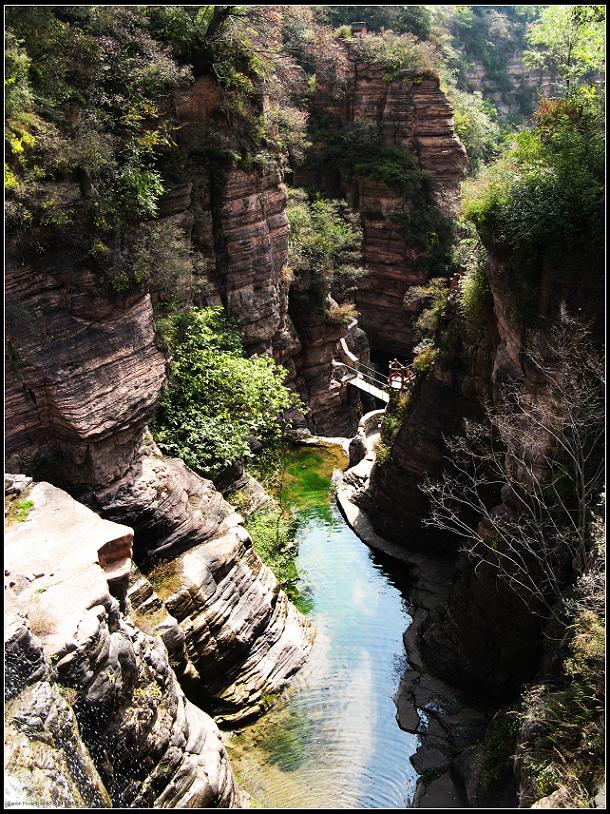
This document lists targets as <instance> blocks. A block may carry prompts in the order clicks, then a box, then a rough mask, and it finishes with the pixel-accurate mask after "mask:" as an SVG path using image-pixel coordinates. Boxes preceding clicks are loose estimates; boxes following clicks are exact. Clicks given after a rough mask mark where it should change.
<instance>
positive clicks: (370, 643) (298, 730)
mask: <svg viewBox="0 0 610 814" xmlns="http://www.w3.org/2000/svg"><path fill="white" fill-rule="evenodd" d="M291 456H292V457H291V461H290V464H289V468H288V471H289V473H290V474H291V484H290V488H289V489H288V490H287V494H288V500H289V502H290V504H291V506H292V507H293V509H294V510H295V511H297V514H298V518H299V529H298V533H297V538H296V543H297V545H298V560H297V562H298V566H299V570H300V571H301V572H302V573H303V574H304V576H303V582H304V583H305V585H306V587H307V590H308V592H309V593H310V596H311V601H312V606H313V607H312V610H311V613H310V618H311V619H312V621H313V623H314V625H315V627H316V630H317V638H316V642H315V645H314V649H313V651H312V653H311V655H310V657H309V660H308V663H307V664H306V666H305V667H304V668H303V669H302V670H301V672H300V673H299V674H298V676H297V677H296V679H295V680H294V681H293V683H292V684H291V686H290V688H289V690H288V691H287V693H286V694H285V695H284V696H282V697H279V698H278V699H277V700H276V701H275V703H274V704H273V706H272V708H271V709H270V711H269V712H268V713H267V714H266V715H265V716H263V718H262V719H260V720H259V721H258V722H256V723H255V724H253V725H252V726H249V727H245V728H243V729H242V730H240V731H239V732H235V733H231V734H230V735H229V736H228V737H227V745H228V748H229V752H230V757H231V761H232V764H233V767H234V770H235V772H236V775H237V777H238V778H239V781H240V782H241V784H242V786H243V788H244V789H245V790H246V791H247V792H248V793H250V794H251V795H252V796H253V798H254V800H255V801H256V803H258V804H259V805H261V806H264V807H269V808H307V807H310V808H331V807H332V808H334V807H337V808H393V807H408V806H409V805H410V803H411V800H412V798H413V794H414V791H415V783H416V780H417V775H416V773H415V771H414V769H413V768H412V766H411V764H410V762H409V757H410V756H411V755H412V754H413V753H414V752H415V749H416V746H417V740H418V738H417V736H415V735H412V734H409V733H406V732H403V731H401V730H400V728H399V727H398V724H397V723H396V706H395V704H394V700H393V699H394V696H395V694H396V691H397V689H398V686H399V683H400V678H401V675H402V674H403V673H404V670H405V666H406V658H405V650H404V645H403V639H402V637H403V633H404V631H405V628H407V627H408V625H409V623H410V621H411V617H410V615H409V611H408V608H407V605H406V601H405V598H404V597H405V590H404V589H406V585H405V584H404V577H403V585H401V581H400V578H399V576H398V574H397V572H396V567H395V566H394V565H393V563H392V562H389V561H388V560H386V559H385V558H381V557H380V556H379V555H378V554H376V553H375V552H373V551H371V550H370V549H369V548H368V547H367V546H366V545H365V544H364V543H362V542H361V541H360V539H359V538H358V537H357V536H356V535H355V534H354V532H353V531H352V530H351V529H350V528H349V527H348V525H347V524H346V522H345V520H344V519H343V517H342V515H341V514H340V512H339V510H338V508H337V507H336V505H335V502H334V499H333V489H332V475H333V469H334V468H335V467H336V462H337V456H336V450H326V449H324V448H323V447H316V448H311V447H304V448H297V449H296V450H295V451H293V452H292V453H291ZM312 468H313V471H312ZM299 472H301V473H302V478H301V479H300V484H299V477H298V474H299ZM314 472H315V477H312V476H313V475H314ZM336 472H337V470H336V469H335V473H336Z"/></svg>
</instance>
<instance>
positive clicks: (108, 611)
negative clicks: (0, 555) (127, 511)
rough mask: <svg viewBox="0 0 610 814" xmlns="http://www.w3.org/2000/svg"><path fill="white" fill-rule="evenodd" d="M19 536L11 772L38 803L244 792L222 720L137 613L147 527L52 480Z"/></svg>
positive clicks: (17, 799)
mask: <svg viewBox="0 0 610 814" xmlns="http://www.w3.org/2000/svg"><path fill="white" fill-rule="evenodd" d="M26 498H27V501H29V502H30V504H31V505H30V508H29V512H28V514H27V517H26V518H25V519H21V521H15V522H12V523H11V522H10V521H9V526H8V528H7V538H6V565H5V652H6V667H7V676H6V685H5V691H6V696H7V706H6V710H5V725H6V735H7V738H6V746H7V748H6V751H5V773H6V775H7V777H8V779H9V787H10V790H9V801H12V802H13V803H14V804H20V805H23V804H29V805H32V806H35V807H38V806H42V807H49V806H51V807H59V808H63V807H67V808H72V807H80V806H85V807H95V808H98V807H109V806H111V805H112V806H126V807H134V806H135V807H154V808H166V807H189V808H190V807H197V808H199V807H206V806H223V807H227V806H234V805H239V804H240V802H241V795H240V794H239V792H238V791H237V788H236V785H235V781H234V778H233V776H232V772H231V768H230V765H229V761H228V757H227V754H226V751H225V748H224V745H223V743H222V739H221V736H220V733H219V731H218V728H217V726H216V724H215V723H214V721H213V720H212V719H211V718H210V717H209V716H208V715H206V714H205V713H204V712H203V711H202V710H200V709H198V708H197V707H195V706H193V705H192V704H191V703H190V702H189V701H187V700H186V698H185V696H184V693H183V691H182V690H181V688H180V685H179V683H178V680H177V678H176V676H175V674H174V671H173V670H172V668H171V666H170V663H169V660H168V652H167V649H166V647H165V645H164V644H163V642H162V641H161V639H160V638H158V637H156V636H154V637H151V636H149V635H146V634H145V633H143V632H142V631H141V630H140V629H138V627H136V625H135V624H134V621H133V619H132V617H131V615H130V612H129V603H128V600H127V581H126V577H128V575H129V567H130V563H131V547H132V538H133V532H132V530H131V529H130V528H128V527H126V526H119V525H117V524H115V523H112V522H109V521H107V520H102V519H100V518H99V517H97V516H96V515H95V514H94V513H93V512H91V511H90V510H89V509H87V508H86V507H84V506H82V505H81V504H79V503H77V502H76V501H74V500H73V499H72V498H71V497H69V495H67V494H66V493H65V492H63V491H61V490H59V489H57V488H55V487H54V486H51V485H50V484H47V483H37V484H34V485H30V486H29V487H28V488H27V490H26V491H23V492H22V493H21V494H20V495H19V496H18V497H16V498H15V499H16V500H17V499H18V500H19V501H24V499H26Z"/></svg>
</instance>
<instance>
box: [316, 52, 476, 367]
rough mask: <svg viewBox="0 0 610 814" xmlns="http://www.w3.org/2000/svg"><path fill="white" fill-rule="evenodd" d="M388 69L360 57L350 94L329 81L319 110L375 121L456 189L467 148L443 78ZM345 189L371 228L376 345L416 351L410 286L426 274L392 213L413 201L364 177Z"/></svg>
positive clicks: (366, 322)
mask: <svg viewBox="0 0 610 814" xmlns="http://www.w3.org/2000/svg"><path fill="white" fill-rule="evenodd" d="M384 73H385V69H384V68H382V67H380V66H375V65H369V64H364V63H361V62H356V61H352V62H351V74H350V76H349V78H348V82H347V91H346V93H345V97H344V99H343V100H341V99H339V98H338V92H337V88H336V87H335V86H334V85H333V84H330V83H328V82H326V83H325V82H324V80H321V81H320V82H319V84H318V86H317V92H316V106H317V108H318V109H319V110H320V111H321V112H323V113H326V114H331V115H333V116H336V117H337V118H338V119H339V120H340V121H341V122H342V123H343V124H348V125H349V124H354V123H361V122H365V123H370V124H372V125H374V127H375V129H376V131H377V133H378V135H379V137H380V139H381V141H382V143H383V144H385V145H387V146H391V147H398V148H404V149H405V150H408V151H410V152H411V153H412V154H414V155H416V156H417V158H418V160H419V163H420V166H421V167H422V168H423V169H425V170H426V171H427V173H428V176H429V180H430V184H431V187H432V190H433V191H434V193H435V194H438V195H439V196H440V197H441V198H442V197H446V196H450V195H452V194H455V193H456V192H457V189H458V184H459V181H460V179H461V178H462V176H463V173H464V168H465V164H466V153H465V150H464V147H463V145H462V144H461V142H460V141H459V139H458V138H457V136H456V135H455V131H454V128H453V110H452V108H451V106H450V104H449V102H448V101H447V99H446V97H445V95H444V94H443V93H442V91H441V90H440V88H439V81H438V79H436V78H434V77H433V76H430V75H426V76H423V75H413V74H408V75H407V74H405V75H404V76H403V77H400V78H398V79H394V80H393V81H391V82H387V81H386V80H385V79H384V78H383V75H384ZM354 158H355V159H357V156H355V157H354ZM344 192H345V194H346V195H347V197H348V199H349V200H351V201H352V203H353V205H354V207H355V208H357V209H358V211H359V212H360V213H361V216H362V223H363V227H364V247H363V249H364V260H365V265H366V267H367V269H368V271H369V274H368V276H366V277H365V278H363V279H362V280H361V281H360V284H359V291H358V298H357V306H358V310H359V312H360V314H361V324H362V327H363V328H364V329H365V330H366V332H367V335H368V337H369V340H370V342H371V345H372V346H373V347H376V348H379V349H382V350H385V351H389V352H392V353H397V354H401V355H408V354H409V353H410V351H411V350H412V347H413V344H414V331H413V313H412V312H408V311H405V310H404V308H403V305H402V302H403V298H404V295H405V292H406V290H407V289H408V288H409V287H410V286H413V285H421V284H422V283H423V282H425V280H426V274H425V273H424V272H422V271H421V270H418V269H417V263H416V261H417V260H418V258H420V257H421V256H422V254H423V252H422V250H421V249H420V248H418V247H416V246H413V245H409V244H408V243H406V242H405V240H404V239H403V238H402V236H401V235H400V233H399V230H398V228H397V227H396V225H395V224H393V223H392V221H391V216H392V215H393V214H398V213H401V212H405V211H409V210H410V209H411V207H412V205H413V204H412V202H411V201H410V200H409V198H408V196H406V195H404V194H403V193H401V192H398V191H396V190H393V189H389V188H388V187H387V186H386V185H385V184H383V183H382V182H381V181H380V180H379V179H377V178H375V177H368V178H362V177H360V178H357V179H356V180H355V183H353V184H345V185H344Z"/></svg>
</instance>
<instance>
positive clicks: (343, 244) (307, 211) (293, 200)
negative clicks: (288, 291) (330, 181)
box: [287, 189, 365, 321]
mask: <svg viewBox="0 0 610 814" xmlns="http://www.w3.org/2000/svg"><path fill="white" fill-rule="evenodd" d="M287 215H288V221H289V223H290V237H289V244H288V262H289V265H290V268H291V269H292V271H293V274H294V282H293V290H294V291H295V292H296V293H306V294H307V296H308V298H309V300H310V302H311V303H312V304H313V305H314V307H316V308H317V309H318V310H319V311H322V312H326V310H327V299H328V295H329V294H331V295H332V296H333V297H334V298H335V299H336V300H337V301H338V302H339V304H340V306H341V307H342V310H341V311H336V312H335V314H336V316H337V317H338V318H339V319H340V321H343V320H345V319H347V321H349V319H352V316H349V313H350V309H349V307H347V304H348V302H349V300H350V299H351V298H352V296H353V293H354V291H355V288H356V281H357V280H358V279H359V278H360V277H362V276H363V274H365V270H364V268H362V266H361V265H360V259H361V254H360V246H361V243H362V229H361V226H360V221H359V218H358V215H356V214H355V213H353V212H352V211H351V210H350V209H349V207H348V205H347V204H346V203H345V202H344V201H333V200H328V199H326V198H322V197H321V196H320V195H317V196H316V197H315V198H314V199H313V200H311V199H310V198H309V197H308V196H307V193H306V192H305V191H304V190H302V189H291V190H289V192H288V208H287ZM348 316H349V319H348Z"/></svg>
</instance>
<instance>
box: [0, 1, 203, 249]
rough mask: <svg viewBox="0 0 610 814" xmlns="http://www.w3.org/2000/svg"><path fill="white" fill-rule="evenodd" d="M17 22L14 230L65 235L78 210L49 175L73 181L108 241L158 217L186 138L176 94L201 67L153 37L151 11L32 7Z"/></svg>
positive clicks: (11, 149)
mask: <svg viewBox="0 0 610 814" xmlns="http://www.w3.org/2000/svg"><path fill="white" fill-rule="evenodd" d="M6 24H7V49H8V53H7V77H6V83H7V109H6V115H7V124H6V137H7V142H8V148H7V164H8V168H7V169H8V172H7V175H8V179H9V189H8V200H7V221H8V225H9V228H11V229H17V230H18V229H20V228H21V229H22V228H24V227H27V226H29V225H35V224H40V225H43V226H47V227H50V228H51V229H54V230H56V231H58V232H61V233H62V234H63V233H65V232H66V229H67V227H68V226H70V225H71V224H72V222H73V220H74V218H75V217H76V210H75V209H74V208H73V207H72V206H67V205H66V202H65V201H64V200H63V199H62V198H61V197H59V193H58V192H57V193H54V192H52V191H51V190H52V189H53V187H50V186H49V182H63V181H66V180H72V181H78V183H79V184H80V187H81V189H82V191H83V194H84V198H85V201H84V203H83V202H80V201H79V202H78V206H79V209H84V211H83V213H82V215H83V216H84V217H85V218H86V219H87V221H88V223H89V224H90V226H92V227H94V229H95V230H96V231H97V233H98V234H99V237H100V240H101V242H103V243H108V242H109V241H110V242H112V241H113V240H116V230H117V229H119V230H120V231H126V230H127V227H128V225H129V224H131V223H133V222H134V221H135V220H138V219H140V218H142V217H151V216H154V215H155V214H156V211H157V202H158V199H159V197H160V196H161V194H162V193H163V190H164V184H163V179H162V173H161V169H160V161H161V159H162V158H163V156H165V155H167V153H168V152H169V151H171V150H172V149H173V147H174V146H175V143H174V139H173V132H174V128H175V125H174V122H173V118H172V114H171V110H170V108H169V107H168V99H169V97H170V95H171V91H172V90H173V89H175V88H177V87H179V86H180V85H182V84H184V83H185V82H188V78H189V71H188V69H186V68H181V67H179V66H178V65H177V64H176V63H174V62H173V60H172V59H170V58H169V57H168V55H167V53H166V51H165V50H164V48H163V47H162V46H161V44H160V43H158V42H156V41H155V40H154V39H153V38H152V37H151V36H150V33H149V31H148V22H147V17H146V11H145V9H143V8H135V7H112V8H107V7H103V6H87V7H85V6H83V7H45V8H42V7H23V6H20V7H12V8H10V9H7V16H6ZM77 231H78V230H77Z"/></svg>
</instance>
